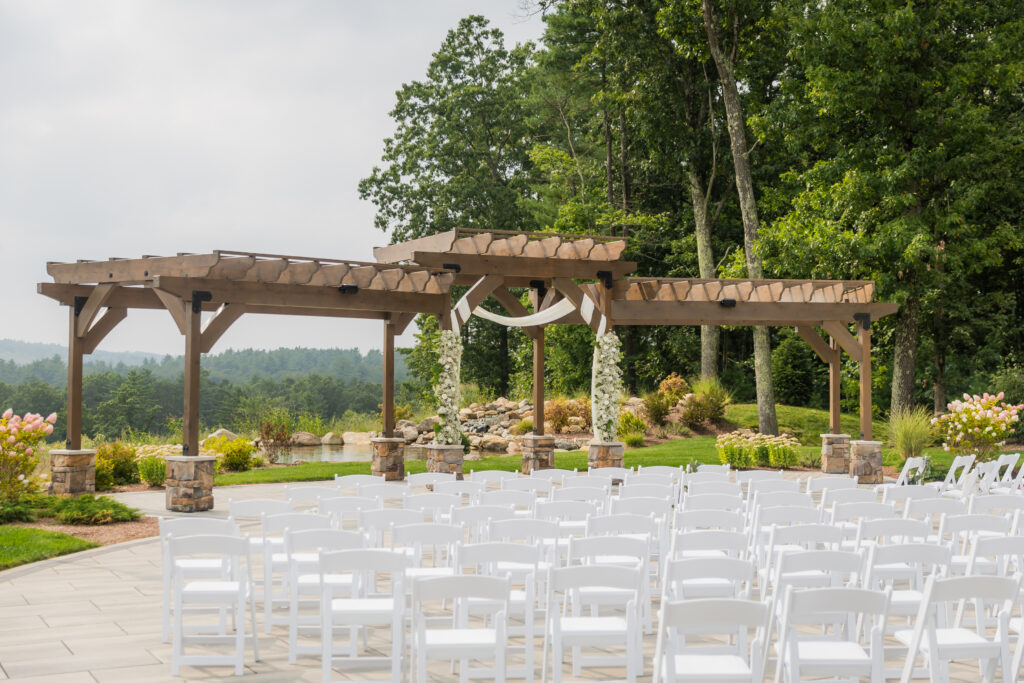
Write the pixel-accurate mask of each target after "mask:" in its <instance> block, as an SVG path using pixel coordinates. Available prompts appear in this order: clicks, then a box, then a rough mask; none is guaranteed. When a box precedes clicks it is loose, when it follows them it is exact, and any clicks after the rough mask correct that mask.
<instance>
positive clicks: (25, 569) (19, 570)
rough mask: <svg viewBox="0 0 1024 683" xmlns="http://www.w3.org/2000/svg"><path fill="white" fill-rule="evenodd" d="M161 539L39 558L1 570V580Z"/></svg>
mask: <svg viewBox="0 0 1024 683" xmlns="http://www.w3.org/2000/svg"><path fill="white" fill-rule="evenodd" d="M159 540H160V537H159V536H147V537H146V538H135V539H132V540H130V541H123V542H122V543H114V544H113V545H104V546H100V547H99V548H89V549H88V550H80V551H78V552H76V553H68V554H67V555H59V556H57V557H50V558H48V559H45V560H39V561H38V562H30V563H28V564H25V565H19V566H17V567H11V568H10V569H4V570H2V571H0V582H3V581H11V580H12V579H18V578H21V577H23V576H25V575H26V574H31V573H33V572H36V571H39V570H41V569H48V568H50V567H54V566H58V565H62V564H70V563H71V562H75V561H77V560H80V559H82V558H90V557H95V556H97V555H105V554H107V553H112V552H116V551H118V550H125V549H127V548H134V547H135V546H137V545H144V544H146V543H155V542H157V541H159Z"/></svg>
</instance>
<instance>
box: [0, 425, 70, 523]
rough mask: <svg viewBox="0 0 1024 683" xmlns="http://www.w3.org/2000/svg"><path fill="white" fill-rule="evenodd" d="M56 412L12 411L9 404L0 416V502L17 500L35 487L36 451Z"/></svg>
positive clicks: (37, 482)
mask: <svg viewBox="0 0 1024 683" xmlns="http://www.w3.org/2000/svg"><path fill="white" fill-rule="evenodd" d="M56 421H57V414H56V413H51V414H50V415H49V416H48V417H46V418H45V419H44V418H43V416H42V415H37V414H35V413H25V415H24V416H18V415H15V414H14V411H13V410H11V409H10V408H8V409H7V411H6V412H5V413H4V414H3V415H2V416H0V503H14V502H17V501H18V500H19V499H20V498H21V497H22V496H23V495H24V494H26V493H32V492H34V491H38V490H39V486H40V482H39V481H37V480H36V478H35V476H34V475H33V473H34V472H35V469H36V460H37V453H38V451H39V448H40V446H42V444H43V441H44V440H45V439H46V437H47V435H48V434H51V433H52V432H53V423H54V422H56Z"/></svg>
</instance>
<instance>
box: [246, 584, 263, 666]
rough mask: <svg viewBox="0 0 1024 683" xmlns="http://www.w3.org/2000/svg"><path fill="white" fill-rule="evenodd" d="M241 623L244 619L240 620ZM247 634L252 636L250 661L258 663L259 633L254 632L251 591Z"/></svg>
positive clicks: (250, 594)
mask: <svg viewBox="0 0 1024 683" xmlns="http://www.w3.org/2000/svg"><path fill="white" fill-rule="evenodd" d="M242 621H243V623H244V621H245V619H242ZM249 628H250V631H249V633H251V634H252V659H253V661H255V662H258V661H260V642H259V641H260V639H259V632H258V631H257V630H256V599H255V598H254V597H253V594H252V590H250V591H249Z"/></svg>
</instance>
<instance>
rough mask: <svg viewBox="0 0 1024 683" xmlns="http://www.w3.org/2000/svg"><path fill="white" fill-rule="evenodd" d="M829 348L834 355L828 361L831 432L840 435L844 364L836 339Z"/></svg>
mask: <svg viewBox="0 0 1024 683" xmlns="http://www.w3.org/2000/svg"><path fill="white" fill-rule="evenodd" d="M829 348H830V349H831V350H832V354H831V356H830V358H829V361H828V416H829V420H828V421H829V430H830V431H831V432H832V433H833V434H840V433H842V431H843V428H842V425H841V424H840V417H839V416H840V407H841V403H842V401H841V398H842V394H841V390H842V364H841V359H840V351H839V345H838V344H836V340H835V339H834V338H830V339H829Z"/></svg>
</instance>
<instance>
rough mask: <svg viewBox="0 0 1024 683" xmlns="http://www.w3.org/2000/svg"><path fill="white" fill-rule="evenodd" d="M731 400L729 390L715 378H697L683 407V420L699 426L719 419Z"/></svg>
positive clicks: (689, 424) (723, 414) (723, 415)
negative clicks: (691, 393) (691, 392)
mask: <svg viewBox="0 0 1024 683" xmlns="http://www.w3.org/2000/svg"><path fill="white" fill-rule="evenodd" d="M731 401H732V397H731V396H730V395H729V392H728V391H727V390H726V388H725V387H724V386H722V383H721V382H719V381H718V380H717V379H713V378H702V379H699V380H697V381H695V382H694V383H693V395H692V396H690V398H689V400H688V401H687V402H686V404H685V405H684V407H683V413H682V419H683V422H685V423H686V424H687V425H688V426H690V427H699V426H704V425H708V424H711V423H713V422H716V421H718V420H721V419H722V418H723V417H725V407H726V406H727V405H729V403H730V402H731Z"/></svg>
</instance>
